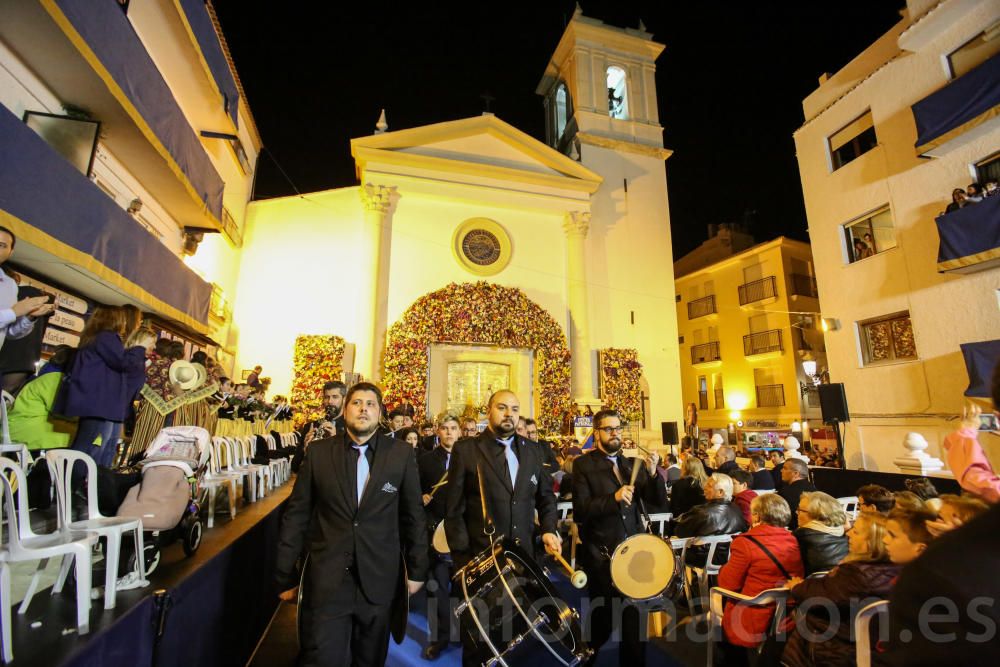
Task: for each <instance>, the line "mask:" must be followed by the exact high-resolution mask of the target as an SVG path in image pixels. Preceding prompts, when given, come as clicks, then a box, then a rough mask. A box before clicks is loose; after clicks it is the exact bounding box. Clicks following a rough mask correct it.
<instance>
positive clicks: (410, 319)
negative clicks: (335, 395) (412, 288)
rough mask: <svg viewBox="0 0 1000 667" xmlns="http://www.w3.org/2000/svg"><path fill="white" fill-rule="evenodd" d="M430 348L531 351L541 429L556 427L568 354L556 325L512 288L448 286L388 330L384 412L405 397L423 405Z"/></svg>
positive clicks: (563, 406) (565, 390)
mask: <svg viewBox="0 0 1000 667" xmlns="http://www.w3.org/2000/svg"><path fill="white" fill-rule="evenodd" d="M433 343H461V344H477V343H478V344H484V343H485V344H488V345H498V346H501V347H524V348H531V349H533V350H534V351H535V359H536V362H537V368H538V386H539V395H540V403H541V410H540V413H539V415H538V416H537V418H538V421H539V422H540V425H541V426H542V427H543V428H549V429H555V428H558V426H559V424H560V422H561V419H562V415H563V414H564V413H565V412H566V410H567V409H568V408H569V404H570V363H569V362H570V352H569V348H568V347H567V345H566V336H565V334H564V333H563V331H562V328H561V327H560V326H559V324H558V323H557V322H556V321H555V320H554V319H553V318H552V316H551V315H549V314H548V313H547V312H546V311H545V310H544V309H543V308H542V307H541V306H539V305H538V304H536V303H534V302H533V301H531V300H530V299H529V298H528V297H527V296H525V294H524V292H522V291H521V290H519V289H517V288H516V287H503V286H501V285H496V284H493V283H488V282H477V283H460V284H459V283H451V284H450V285H448V286H447V287H444V288H443V289H440V290H437V291H435V292H431V293H429V294H425V295H424V296H422V297H420V298H419V299H417V300H416V301H415V302H414V303H413V304H412V305H411V306H410V307H409V308H408V309H407V310H406V312H405V313H403V317H402V318H400V320H399V321H397V322H396V323H395V324H393V325H392V326H391V327H390V328H389V337H388V341H387V344H386V352H385V373H384V376H383V385H384V389H385V396H386V405H387V408H388V409H391V408H392V407H395V406H396V405H398V404H399V403H401V402H402V400H403V398H406V399H408V400H409V401H410V403H411V404H413V405H425V404H426V395H427V370H428V369H427V363H428V354H427V352H428V348H429V346H430V345H431V344H433Z"/></svg>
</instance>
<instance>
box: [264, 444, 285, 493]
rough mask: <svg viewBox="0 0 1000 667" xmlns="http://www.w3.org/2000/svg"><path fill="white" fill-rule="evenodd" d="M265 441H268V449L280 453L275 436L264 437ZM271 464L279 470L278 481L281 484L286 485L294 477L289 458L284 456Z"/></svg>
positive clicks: (271, 461) (272, 460) (273, 460)
mask: <svg viewBox="0 0 1000 667" xmlns="http://www.w3.org/2000/svg"><path fill="white" fill-rule="evenodd" d="M264 440H266V441H267V448H268V449H269V450H270V451H272V452H276V451H278V443H276V442H275V441H274V436H273V435H271V434H270V433H269V434H267V435H265V436H264ZM270 463H271V465H272V466H276V467H277V470H278V480H279V484H284V483H285V482H287V481H288V480H289V478H291V476H292V462H291V460H289V458H288V457H287V456H283V457H280V458H276V459H271V460H270Z"/></svg>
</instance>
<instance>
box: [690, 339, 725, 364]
mask: <svg viewBox="0 0 1000 667" xmlns="http://www.w3.org/2000/svg"><path fill="white" fill-rule="evenodd" d="M720 359H722V355H720V354H719V341H712V342H711V343H702V344H701V345H692V346H691V363H692V364H706V363H708V362H710V361H719V360H720Z"/></svg>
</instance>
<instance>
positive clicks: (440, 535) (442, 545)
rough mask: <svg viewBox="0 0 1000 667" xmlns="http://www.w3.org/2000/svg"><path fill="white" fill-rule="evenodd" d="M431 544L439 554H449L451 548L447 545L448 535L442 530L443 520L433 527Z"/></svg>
mask: <svg viewBox="0 0 1000 667" xmlns="http://www.w3.org/2000/svg"><path fill="white" fill-rule="evenodd" d="M431 546H432V547H434V551H436V552H438V553H439V554H450V553H451V549H450V548H449V547H448V536H447V535H445V532H444V521H441V522H439V523H438V525H437V528H435V529H434V537H432V538H431Z"/></svg>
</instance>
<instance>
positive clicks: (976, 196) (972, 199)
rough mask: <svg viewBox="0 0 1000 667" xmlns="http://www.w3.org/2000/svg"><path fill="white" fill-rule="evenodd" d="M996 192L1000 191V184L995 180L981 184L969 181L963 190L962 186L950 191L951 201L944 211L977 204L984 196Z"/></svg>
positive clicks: (991, 195)
mask: <svg viewBox="0 0 1000 667" xmlns="http://www.w3.org/2000/svg"><path fill="white" fill-rule="evenodd" d="M998 193H1000V186H998V183H997V181H996V180H989V181H986V182H985V183H983V184H980V183H969V185H968V186H967V187H966V188H965V189H964V190H963V189H962V188H955V189H954V190H952V191H951V203H950V204H948V207H947V208H945V210H944V212H945V213H951V212H952V211H957V210H958V209H960V208H965V207H966V206H971V205H972V204H978V203H979V202H981V201H983V199H985V198H986V197H995V196H996V195H997V194H998Z"/></svg>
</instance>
